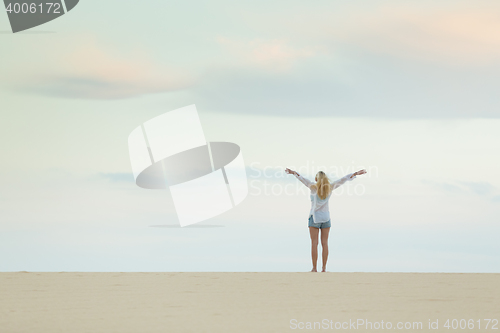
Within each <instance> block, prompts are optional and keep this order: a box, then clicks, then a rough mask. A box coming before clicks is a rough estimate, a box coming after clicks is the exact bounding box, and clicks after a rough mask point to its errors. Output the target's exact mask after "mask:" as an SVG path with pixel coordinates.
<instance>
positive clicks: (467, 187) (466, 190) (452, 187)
mask: <svg viewBox="0 0 500 333" xmlns="http://www.w3.org/2000/svg"><path fill="white" fill-rule="evenodd" d="M422 183H423V184H426V185H430V186H432V187H434V188H438V189H441V190H444V191H446V192H452V193H458V194H471V193H474V194H477V195H480V196H485V197H490V199H491V200H493V201H496V200H497V199H496V198H497V197H500V196H498V195H496V196H495V195H493V194H494V193H495V192H496V187H495V186H493V185H491V184H490V183H487V182H463V181H456V182H454V183H449V182H435V181H431V180H422Z"/></svg>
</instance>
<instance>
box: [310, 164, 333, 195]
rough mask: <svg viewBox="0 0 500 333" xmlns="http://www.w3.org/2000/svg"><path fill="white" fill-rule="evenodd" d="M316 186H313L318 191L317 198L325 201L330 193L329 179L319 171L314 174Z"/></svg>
mask: <svg viewBox="0 0 500 333" xmlns="http://www.w3.org/2000/svg"><path fill="white" fill-rule="evenodd" d="M316 179H317V181H316V184H314V185H313V187H315V188H316V189H317V191H318V197H319V198H320V199H322V200H324V199H326V197H327V196H328V194H330V191H331V188H332V187H331V185H330V179H328V177H327V176H326V174H325V173H324V172H323V171H319V172H318V173H317V174H316Z"/></svg>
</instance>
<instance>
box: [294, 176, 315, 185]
mask: <svg viewBox="0 0 500 333" xmlns="http://www.w3.org/2000/svg"><path fill="white" fill-rule="evenodd" d="M295 177H297V179H298V180H300V182H301V183H302V184H304V185H305V186H307V187H308V188H311V185H313V184H314V183H313V182H312V181H310V180H309V179H307V178H304V177H302V176H300V175H298V176H297V175H295Z"/></svg>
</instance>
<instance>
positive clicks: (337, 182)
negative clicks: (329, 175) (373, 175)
mask: <svg viewBox="0 0 500 333" xmlns="http://www.w3.org/2000/svg"><path fill="white" fill-rule="evenodd" d="M365 173H366V170H359V171H356V172H353V173H350V174H348V175H345V176H344V177H342V178H340V179H339V180H335V181H333V182H332V183H331V186H332V190H335V189H336V188H337V187H339V186H341V185H342V184H344V183H345V182H346V181H351V180H353V179H354V178H356V176H359V175H363V174H365Z"/></svg>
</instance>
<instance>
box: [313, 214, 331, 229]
mask: <svg viewBox="0 0 500 333" xmlns="http://www.w3.org/2000/svg"><path fill="white" fill-rule="evenodd" d="M331 226H332V223H331V222H330V220H328V221H326V222H322V223H314V222H313V216H312V215H311V216H309V227H314V228H318V229H323V228H330V227H331Z"/></svg>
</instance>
